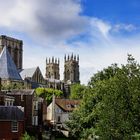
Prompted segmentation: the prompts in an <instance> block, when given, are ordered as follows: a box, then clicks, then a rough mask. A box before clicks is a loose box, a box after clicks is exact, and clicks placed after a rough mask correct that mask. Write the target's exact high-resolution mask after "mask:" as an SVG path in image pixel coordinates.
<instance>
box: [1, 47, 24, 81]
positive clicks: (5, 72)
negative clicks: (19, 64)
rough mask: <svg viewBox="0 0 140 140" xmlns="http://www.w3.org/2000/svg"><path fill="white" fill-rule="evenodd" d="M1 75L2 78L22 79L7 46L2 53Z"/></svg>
mask: <svg viewBox="0 0 140 140" xmlns="http://www.w3.org/2000/svg"><path fill="white" fill-rule="evenodd" d="M0 77H1V78H2V79H11V80H22V79H21V76H20V74H19V73H18V70H17V68H16V65H15V63H14V61H13V59H12V57H11V55H10V53H9V51H8V50H7V48H6V47H4V48H3V50H2V52H1V55H0Z"/></svg>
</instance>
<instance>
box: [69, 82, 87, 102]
mask: <svg viewBox="0 0 140 140" xmlns="http://www.w3.org/2000/svg"><path fill="white" fill-rule="evenodd" d="M85 89H86V86H84V85H80V84H73V85H71V89H70V91H71V95H70V98H71V99H82V98H83V96H84V93H85Z"/></svg>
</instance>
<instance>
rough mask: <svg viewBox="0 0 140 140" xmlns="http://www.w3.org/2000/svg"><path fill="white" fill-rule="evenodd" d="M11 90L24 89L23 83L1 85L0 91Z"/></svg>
mask: <svg viewBox="0 0 140 140" xmlns="http://www.w3.org/2000/svg"><path fill="white" fill-rule="evenodd" d="M12 89H25V86H24V83H18V82H16V83H9V84H3V85H2V90H12Z"/></svg>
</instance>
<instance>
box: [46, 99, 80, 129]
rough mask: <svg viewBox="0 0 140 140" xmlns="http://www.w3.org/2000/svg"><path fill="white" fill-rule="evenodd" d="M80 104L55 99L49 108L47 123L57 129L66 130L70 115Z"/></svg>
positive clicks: (78, 101) (74, 101) (76, 101)
mask: <svg viewBox="0 0 140 140" xmlns="http://www.w3.org/2000/svg"><path fill="white" fill-rule="evenodd" d="M79 104H80V100H72V99H60V98H55V97H54V98H53V101H52V103H51V104H50V105H49V106H48V107H47V121H48V123H50V124H51V125H55V126H56V128H66V125H65V122H66V121H68V120H69V115H70V113H71V112H72V111H73V110H74V109H75V108H76V107H77V106H78V105H79Z"/></svg>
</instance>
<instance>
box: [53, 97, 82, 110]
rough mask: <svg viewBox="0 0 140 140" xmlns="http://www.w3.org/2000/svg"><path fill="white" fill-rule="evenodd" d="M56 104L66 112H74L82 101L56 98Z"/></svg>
mask: <svg viewBox="0 0 140 140" xmlns="http://www.w3.org/2000/svg"><path fill="white" fill-rule="evenodd" d="M55 103H56V104H57V105H58V106H59V107H60V108H61V109H62V110H64V111H73V110H74V109H75V108H76V107H77V106H78V105H79V104H80V100H73V99H59V98H56V99H55Z"/></svg>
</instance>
